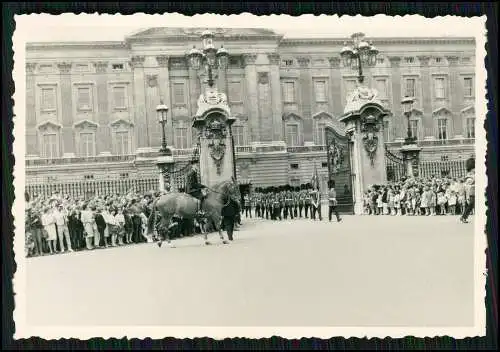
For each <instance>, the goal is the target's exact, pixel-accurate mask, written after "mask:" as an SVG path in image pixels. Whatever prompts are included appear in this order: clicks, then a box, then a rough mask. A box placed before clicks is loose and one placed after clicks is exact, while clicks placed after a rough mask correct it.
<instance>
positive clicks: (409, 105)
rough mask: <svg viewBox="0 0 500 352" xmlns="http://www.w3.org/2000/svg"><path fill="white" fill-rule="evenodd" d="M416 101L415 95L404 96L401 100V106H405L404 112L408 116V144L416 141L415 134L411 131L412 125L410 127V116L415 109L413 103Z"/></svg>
mask: <svg viewBox="0 0 500 352" xmlns="http://www.w3.org/2000/svg"><path fill="white" fill-rule="evenodd" d="M414 102H415V99H414V98H413V97H408V96H406V97H404V98H403V100H401V106H402V107H403V114H404V115H405V117H406V122H407V127H408V128H407V137H406V139H405V142H406V144H412V143H414V142H415V136H412V132H411V127H410V116H411V112H412V110H413V104H414Z"/></svg>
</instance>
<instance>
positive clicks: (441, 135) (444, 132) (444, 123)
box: [437, 118, 448, 140]
mask: <svg viewBox="0 0 500 352" xmlns="http://www.w3.org/2000/svg"><path fill="white" fill-rule="evenodd" d="M437 124H438V139H439V140H445V139H448V120H447V119H444V118H441V119H438V120H437Z"/></svg>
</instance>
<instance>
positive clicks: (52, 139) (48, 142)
mask: <svg viewBox="0 0 500 352" xmlns="http://www.w3.org/2000/svg"><path fill="white" fill-rule="evenodd" d="M42 156H43V157H44V158H47V159H53V158H57V157H58V156H59V155H58V153H57V134H56V133H46V134H44V135H43V136H42Z"/></svg>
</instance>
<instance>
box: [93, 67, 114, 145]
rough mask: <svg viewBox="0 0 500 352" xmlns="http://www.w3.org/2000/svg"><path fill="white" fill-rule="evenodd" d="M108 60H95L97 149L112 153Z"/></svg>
mask: <svg viewBox="0 0 500 352" xmlns="http://www.w3.org/2000/svg"><path fill="white" fill-rule="evenodd" d="M108 64H109V63H108V62H107V61H98V62H94V66H95V69H96V73H97V76H96V83H97V89H96V90H97V110H96V113H97V123H99V127H98V129H97V136H96V142H97V146H96V149H97V151H98V153H111V150H112V140H111V129H110V127H109V123H110V122H111V121H110V118H109V117H110V110H109V102H108V97H109V94H108V79H107V70H108Z"/></svg>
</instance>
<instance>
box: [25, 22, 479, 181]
mask: <svg viewBox="0 0 500 352" xmlns="http://www.w3.org/2000/svg"><path fill="white" fill-rule="evenodd" d="M213 31H214V33H215V43H216V46H220V45H223V46H224V48H226V49H227V50H228V52H229V54H230V59H229V66H228V68H227V70H225V71H222V70H220V71H219V72H218V78H217V85H218V88H219V90H221V91H223V92H225V93H226V94H227V96H228V103H229V105H230V108H231V112H232V114H233V115H234V116H235V117H236V119H237V122H236V123H235V124H234V126H233V134H234V138H235V144H236V158H237V174H238V178H239V180H240V182H243V183H245V182H251V183H252V184H253V185H255V186H269V185H280V184H300V183H304V182H307V181H309V179H310V178H311V176H312V171H313V169H314V168H315V167H316V169H317V170H318V173H319V174H320V177H321V178H322V179H323V182H326V181H325V180H326V173H327V168H326V154H325V148H324V145H323V144H324V133H323V128H324V127H325V126H328V125H329V126H333V127H335V128H336V130H338V131H342V129H343V126H342V125H341V124H340V123H339V122H338V117H339V116H340V115H341V114H342V112H343V108H344V105H345V101H346V97H347V95H348V94H349V92H350V91H351V90H352V89H354V87H355V85H356V75H357V72H356V71H354V70H353V69H351V68H346V67H343V65H342V62H341V59H340V50H341V48H342V46H343V43H344V41H345V38H340V39H335V38H334V39H325V38H321V39H314V38H308V39H293V38H284V37H283V36H282V35H279V34H276V33H274V32H273V31H270V30H263V29H213ZM200 34H201V30H200V29H193V28H151V29H148V30H144V31H141V32H139V33H135V34H132V35H130V36H128V37H126V38H125V39H124V41H122V42H74V43H66V42H64V43H63V42H57V43H29V44H27V53H26V55H27V61H26V117H25V121H26V172H27V182H28V183H33V182H44V181H45V180H46V178H48V177H50V178H51V180H53V181H54V180H68V179H71V180H75V179H89V178H92V179H100V178H104V179H106V178H108V179H109V178H113V177H122V178H124V177H132V175H135V176H141V175H142V176H148V175H149V176H154V175H156V174H157V170H156V168H155V165H154V158H155V155H156V153H157V151H158V149H159V148H160V145H161V129H160V125H159V123H158V120H157V116H156V112H155V108H156V106H157V105H158V104H159V103H160V100H162V101H163V102H164V103H165V104H166V105H167V106H169V107H170V110H169V122H168V126H167V141H168V144H169V145H171V146H172V147H173V149H174V156H175V158H176V160H177V161H178V162H179V163H180V164H181V163H183V162H186V161H187V159H188V158H189V156H190V154H191V151H192V149H191V148H192V147H193V146H194V144H195V143H196V140H195V131H193V129H192V128H191V118H192V116H193V115H194V113H195V112H196V102H197V99H198V97H199V95H200V92H202V90H203V89H204V85H205V84H206V83H205V80H206V77H205V74H203V73H201V74H200V73H198V72H196V71H193V70H192V69H190V68H189V67H188V65H187V61H186V52H187V51H188V50H189V49H190V48H192V47H193V46H194V45H196V46H197V47H200V44H201V41H200ZM369 39H372V42H373V44H374V45H375V46H376V47H377V48H378V49H379V51H380V54H379V57H378V59H377V64H376V66H375V67H372V68H365V70H364V71H365V72H364V73H365V83H366V84H367V85H369V86H371V87H373V88H375V89H377V91H378V94H379V97H381V99H382V101H383V103H384V104H385V105H386V107H387V108H389V109H390V110H391V111H392V116H391V117H390V118H388V119H387V120H386V121H384V130H385V138H386V143H387V146H388V147H389V148H390V149H393V150H397V148H398V147H399V146H401V145H402V142H403V139H404V137H406V131H407V122H406V119H405V118H404V117H403V114H402V111H401V104H400V102H401V99H402V97H404V96H405V95H409V96H414V97H415V99H416V103H415V108H414V110H413V112H412V115H411V122H410V124H411V129H412V133H414V134H415V136H417V139H418V143H419V144H420V145H421V146H422V148H423V149H422V159H423V160H441V159H443V158H449V159H456V158H459V157H463V158H464V159H465V158H467V157H468V156H469V155H470V154H471V153H474V121H475V112H474V103H475V97H474V93H475V88H474V82H475V79H474V74H475V72H474V68H475V57H474V54H475V42H474V39H473V38H448V37H447V38H440V37H436V38H369Z"/></svg>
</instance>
